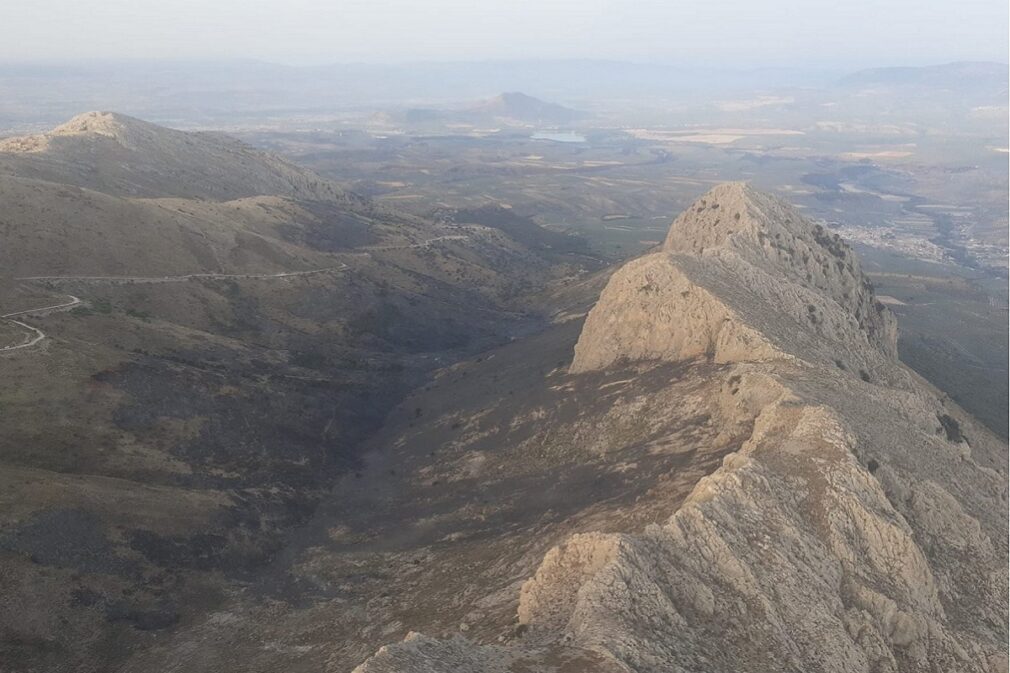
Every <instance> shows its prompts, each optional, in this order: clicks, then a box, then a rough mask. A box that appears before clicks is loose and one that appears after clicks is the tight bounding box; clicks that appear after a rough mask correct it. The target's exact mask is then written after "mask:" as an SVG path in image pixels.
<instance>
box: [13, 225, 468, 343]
mask: <svg viewBox="0 0 1010 673" xmlns="http://www.w3.org/2000/svg"><path fill="white" fill-rule="evenodd" d="M467 238H469V236H466V235H447V236H436V237H435V238H430V239H428V240H426V241H422V242H421V243H409V244H406V245H378V246H367V247H364V248H361V249H360V250H361V252H352V253H347V254H359V255H360V254H365V255H367V254H369V251H383V250H407V249H411V248H423V247H428V246H430V245H431V244H432V243H435V242H436V241H447V240H464V239H467ZM349 268H350V267H349V266H348V265H347V264H344V263H341V264H340V266H331V267H326V268H322V269H306V270H304V271H283V272H280V273H188V274H184V275H181V276H22V277H20V278H17V279H16V280H20V281H24V282H32V281H36V282H47V281H48V282H60V281H68V282H83V283H89V282H90V283H185V282H188V281H194V280H225V279H244V280H267V279H276V278H296V277H298V276H311V275H315V274H319V273H331V272H334V271H346V270H347V269H349ZM67 296H68V297H70V300H71V301H69V302H66V303H63V304H54V305H52V306H41V307H39V308H30V309H25V310H23V311H14V312H13V313H7V314H4V315H0V320H6V321H7V322H9V323H11V324H12V325H16V326H17V327H19V328H21V329H24V330H28V334H27V335H26V337H25V340H24V341H23V342H22V343H19V344H13V345H11V346H0V353H6V352H10V351H15V350H20V349H23V348H30V347H32V346H35V345H37V344H39V343H41V342H42V340H43V339H45V338H46V335H45V333H44V332H43V331H42V330H41V329H39V328H38V327H33V326H32V325H29V324H27V323H24V322H22V321H20V320H15V318H19V317H29V316H34V317H41V316H44V315H48V314H50V313H55V312H57V311H68V310H70V309H72V308H75V307H76V306H79V305H80V304H81V303H82V301H81V300H80V299H79V298H77V297H75V296H73V295H71V294H68V295H67Z"/></svg>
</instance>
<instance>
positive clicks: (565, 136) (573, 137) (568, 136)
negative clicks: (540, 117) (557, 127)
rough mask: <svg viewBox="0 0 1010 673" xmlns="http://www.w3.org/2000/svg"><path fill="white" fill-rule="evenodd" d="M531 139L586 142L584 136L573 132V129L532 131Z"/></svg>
mask: <svg viewBox="0 0 1010 673" xmlns="http://www.w3.org/2000/svg"><path fill="white" fill-rule="evenodd" d="M530 137H531V138H533V140H550V141H553V142H556V143H584V142H586V137H585V136H584V135H582V134H581V133H575V132H574V131H564V132H556V133H551V132H544V133H534V134H533V135H532V136H530Z"/></svg>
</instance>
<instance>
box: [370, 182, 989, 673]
mask: <svg viewBox="0 0 1010 673" xmlns="http://www.w3.org/2000/svg"><path fill="white" fill-rule="evenodd" d="M702 358H705V359H708V360H709V362H710V363H711V366H712V367H716V368H718V371H719V372H720V375H723V376H726V377H727V378H726V380H727V382H728V386H727V389H726V390H724V391H723V392H722V393H720V400H719V404H720V405H721V407H722V408H723V409H725V414H724V415H725V416H726V417H727V418H730V417H732V418H734V419H736V421H737V422H738V423H739V425H740V426H741V427H747V428H748V432H749V437H748V438H747V439H746V440H745V441H744V442H743V443H742V444H741V445H740V448H739V450H737V451H735V452H733V453H729V454H728V455H726V457H725V458H724V459H723V462H722V465H721V467H719V468H718V469H716V470H715V471H714V472H712V473H711V474H709V475H708V476H705V477H703V478H701V479H700V480H699V481H697V482H696V483H695V484H694V488H693V490H692V491H691V494H690V495H689V496H688V498H687V499H686V501H684V502H683V504H682V505H680V506H679V507H678V508H677V510H676V511H674V512H671V513H670V516H669V518H668V519H666V520H665V521H664V522H662V523H658V524H657V523H654V524H650V525H647V526H645V527H644V528H641V529H638V530H625V531H621V532H608V533H594V532H580V533H577V534H575V535H573V536H571V537H570V538H569V539H567V540H566V541H563V542H562V543H560V544H558V545H557V546H555V547H554V548H553V549H551V550H550V551H549V552H548V553H547V554H546V555H545V556H544V558H543V561H542V562H541V564H540V566H539V568H538V569H537V571H536V572H535V573H534V574H533V575H532V577H530V578H529V579H528V580H527V581H526V582H525V583H524V584H523V585H522V588H521V590H520V591H519V596H518V603H517V612H516V617H517V621H518V623H519V629H517V632H519V633H520V637H518V638H517V639H516V640H515V641H514V642H512V643H510V644H507V645H500V644H492V643H484V644H478V643H472V644H469V645H468V646H464V644H463V643H464V641H462V640H461V639H459V638H455V639H452V640H430V639H420V637H418V636H412V637H411V638H410V639H408V641H406V642H404V643H401V644H396V645H390V646H387V647H386V648H383V650H382V652H380V653H379V654H377V655H376V656H375V657H373V658H372V659H369V660H368V661H366V662H365V663H364V664H362V665H361V666H360V667H359V668H358V671H359V672H360V673H393V672H402V673H406V672H414V671H432V672H435V671H438V672H442V671H446V672H448V671H450V670H506V671H515V672H518V671H545V672H546V671H555V672H560V671H574V670H578V671H586V672H588V673H604V672H606V673H610V672H616V671H635V672H650V673H651V672H655V673H661V672H662V673H667V672H677V673H688V672H697V671H706V672H724V671H725V672H728V671H748V672H758V671H760V672H769V673H771V672H773V671H775V672H779V671H791V672H796V673H799V672H804V673H810V672H822V673H850V672H862V673H885V672H886V673H913V672H916V673H917V672H920V671H927V672H931V673H945V672H947V671H964V672H970V673H997V672H1002V671H1006V670H1007V638H1008V633H1007V610H1008V586H1007V584H1008V582H1007V564H1008V550H1007V499H1008V489H1007V449H1006V446H1005V445H1004V444H1003V443H1001V442H1000V441H999V440H998V439H997V438H996V437H995V436H993V435H992V434H991V433H990V432H989V431H988V430H986V429H985V428H984V427H983V426H981V425H980V424H978V423H976V422H975V421H974V420H973V419H971V418H970V417H969V416H968V415H967V414H965V413H964V412H963V411H961V410H960V409H959V408H957V407H956V405H954V404H952V403H951V402H949V401H948V400H946V399H945V398H944V396H943V395H942V394H940V393H939V392H938V391H937V390H936V389H934V388H933V387H932V386H930V385H929V384H928V383H927V382H925V381H924V380H923V379H921V378H920V377H918V376H917V375H916V374H914V373H913V372H911V371H910V370H909V369H907V368H905V367H904V366H903V365H902V364H901V363H900V362H899V361H898V359H897V357H896V328H895V322H894V319H893V317H892V316H891V315H890V314H889V313H888V312H887V310H886V309H884V307H882V306H881V305H880V304H879V303H877V302H876V300H875V298H874V295H873V290H872V286H871V285H870V284H869V282H868V281H867V280H866V278H865V276H864V275H863V274H862V272H861V271H860V270H859V266H858V263H857V262H856V260H855V258H854V256H853V254H852V252H851V250H850V249H849V248H848V247H847V246H845V245H844V244H843V243H842V242H841V241H840V240H839V239H838V238H837V237H835V236H834V235H832V234H829V233H828V232H827V231H825V230H823V229H822V228H818V227H817V225H814V224H812V223H810V222H809V221H807V220H806V219H805V218H803V217H802V216H800V215H799V214H798V213H797V212H796V210H795V209H793V208H791V207H789V206H788V205H786V204H784V203H782V202H780V201H778V200H776V199H774V198H772V197H769V196H765V195H762V194H760V193H758V192H756V191H754V190H752V189H751V188H750V187H747V186H745V185H741V184H729V185H722V186H720V187H717V188H715V189H714V190H712V191H711V192H709V193H708V194H706V195H705V196H704V197H702V198H701V199H700V200H699V201H698V202H697V203H696V204H695V205H694V206H692V207H691V208H690V209H689V210H688V211H687V212H685V214H684V215H682V216H681V217H679V218H678V219H677V220H676V221H675V222H674V224H673V227H672V228H671V231H670V235H669V237H668V238H667V241H666V243H665V244H664V246H663V249H662V250H661V251H658V252H655V253H652V254H649V255H646V256H644V257H642V258H639V259H637V260H634V261H632V262H630V263H628V264H627V265H625V267H624V268H622V269H621V270H619V271H618V272H617V273H615V274H614V275H613V276H612V278H611V280H610V282H609V284H608V285H607V287H606V289H605V290H604V291H603V293H602V294H601V296H600V300H599V302H598V304H597V305H596V307H595V308H594V309H593V310H592V311H591V312H590V314H589V316H588V317H587V319H586V322H585V326H584V328H583V332H582V334H581V336H580V338H579V341H578V345H577V346H576V351H575V359H574V362H573V364H572V367H571V369H570V371H571V372H572V374H574V375H575V376H576V377H580V376H583V377H592V376H596V375H597V374H596V373H595V371H594V370H602V369H607V368H608V367H611V366H616V365H619V364H622V363H628V362H631V363H634V364H635V366H636V367H638V369H639V371H648V368H649V366H650V364H649V363H650V362H651V363H656V362H657V361H664V360H666V361H671V360H672V361H679V360H688V359H702ZM622 371H624V370H622ZM454 662H460V663H459V668H458V669H455V668H453V666H454V665H455V663H454Z"/></svg>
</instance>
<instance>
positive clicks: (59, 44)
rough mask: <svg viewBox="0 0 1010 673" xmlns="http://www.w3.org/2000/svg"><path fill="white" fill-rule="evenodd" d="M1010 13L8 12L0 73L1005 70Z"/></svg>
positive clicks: (340, 1)
mask: <svg viewBox="0 0 1010 673" xmlns="http://www.w3.org/2000/svg"><path fill="white" fill-rule="evenodd" d="M1007 5H1008V3H1007V0H97V1H94V2H82V1H81V0H0V60H5V61H11V60H16V61H23V60H65V59H75V60H76V59H82V58H83V59H91V58H101V59H104V58H121V57H129V58H150V57H156V58H163V57H169V58H185V59H194V58H195V59H202V58H254V59H262V60H268V61H275V62H280V63H325V62H334V61H381V62H388V61H410V60H482V59H499V58H505V59H514V58H586V57H589V58H604V59H627V60H637V61H656V62H669V63H676V64H691V63H703V64H706V65H724V66H725V65H730V66H732V65H736V66H740V67H748V66H761V65H803V64H812V65H831V66H836V65H843V66H845V65H860V66H862V65H868V64H881V65H883V64H920V63H931V62H941V61H949V60H966V59H985V60H999V61H1006V60H1007V30H1008V23H1010V15H1008V8H1007Z"/></svg>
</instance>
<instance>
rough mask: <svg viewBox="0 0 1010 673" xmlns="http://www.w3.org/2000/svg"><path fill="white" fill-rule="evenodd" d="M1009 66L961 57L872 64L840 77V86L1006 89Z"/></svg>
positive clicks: (1009, 72)
mask: <svg viewBox="0 0 1010 673" xmlns="http://www.w3.org/2000/svg"><path fill="white" fill-rule="evenodd" d="M1008 77H1010V66H1007V64H1006V63H992V62H989V61H964V62H958V63H946V64H944V65H931V66H923V67H900V68H871V69H868V70H860V71H858V72H854V73H852V74H851V75H847V76H845V77H843V78H842V79H841V80H839V84H841V85H842V86H881V85H883V86H902V87H929V88H950V89H964V88H978V87H991V88H994V89H996V90H1003V91H1005V90H1006V89H1007V79H1008Z"/></svg>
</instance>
